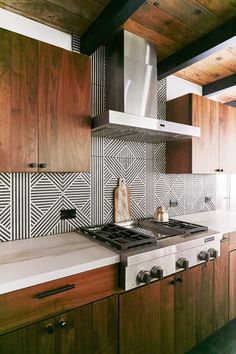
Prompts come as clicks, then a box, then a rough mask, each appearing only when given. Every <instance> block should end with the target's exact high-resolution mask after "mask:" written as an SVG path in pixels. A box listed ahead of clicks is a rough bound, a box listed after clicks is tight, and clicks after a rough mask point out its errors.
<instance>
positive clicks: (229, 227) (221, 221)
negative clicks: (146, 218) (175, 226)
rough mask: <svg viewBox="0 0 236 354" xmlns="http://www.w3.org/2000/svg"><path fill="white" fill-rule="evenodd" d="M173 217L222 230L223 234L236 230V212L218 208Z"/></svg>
mask: <svg viewBox="0 0 236 354" xmlns="http://www.w3.org/2000/svg"><path fill="white" fill-rule="evenodd" d="M171 218H172V219H177V220H183V221H186V222H192V223H195V224H200V225H204V226H208V228H209V229H211V230H214V231H219V232H222V233H223V234H226V233H228V232H234V231H236V212H230V211H225V210H219V209H218V210H212V211H204V212H201V213H195V214H186V215H180V216H175V217H171Z"/></svg>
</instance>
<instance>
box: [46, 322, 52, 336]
mask: <svg viewBox="0 0 236 354" xmlns="http://www.w3.org/2000/svg"><path fill="white" fill-rule="evenodd" d="M46 332H47V333H48V334H53V332H54V327H53V325H52V324H51V323H49V324H48V325H47V326H46Z"/></svg>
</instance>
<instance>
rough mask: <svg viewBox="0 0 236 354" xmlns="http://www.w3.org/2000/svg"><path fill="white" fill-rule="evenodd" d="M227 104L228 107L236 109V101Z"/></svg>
mask: <svg viewBox="0 0 236 354" xmlns="http://www.w3.org/2000/svg"><path fill="white" fill-rule="evenodd" d="M225 104H226V105H227V106H231V107H236V100H235V101H231V102H226V103H225Z"/></svg>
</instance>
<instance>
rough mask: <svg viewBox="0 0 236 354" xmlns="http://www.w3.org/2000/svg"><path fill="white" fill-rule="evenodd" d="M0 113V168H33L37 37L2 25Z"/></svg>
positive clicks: (35, 159) (9, 170)
mask: <svg viewBox="0 0 236 354" xmlns="http://www.w3.org/2000/svg"><path fill="white" fill-rule="evenodd" d="M0 117H1V119H0V172H13V171H14V172H34V171H36V170H37V165H36V163H37V160H38V50H37V41H35V40H33V39H31V38H27V37H24V36H21V35H18V34H15V33H12V32H9V31H7V30H4V29H0ZM31 163H35V167H34V168H32V167H30V164H31Z"/></svg>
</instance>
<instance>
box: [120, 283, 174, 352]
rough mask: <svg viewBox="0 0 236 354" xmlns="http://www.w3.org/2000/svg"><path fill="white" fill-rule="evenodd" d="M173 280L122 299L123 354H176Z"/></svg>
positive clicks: (144, 288) (124, 296)
mask: <svg viewBox="0 0 236 354" xmlns="http://www.w3.org/2000/svg"><path fill="white" fill-rule="evenodd" d="M171 280H173V277H168V278H166V279H164V280H161V281H159V282H154V283H152V284H150V285H148V286H143V287H141V288H138V289H135V290H132V291H130V292H127V293H125V294H122V295H121V296H120V298H119V333H120V354H133V353H135V354H143V353H148V354H160V353H163V354H164V353H168V354H174V287H173V285H172V284H171Z"/></svg>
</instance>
